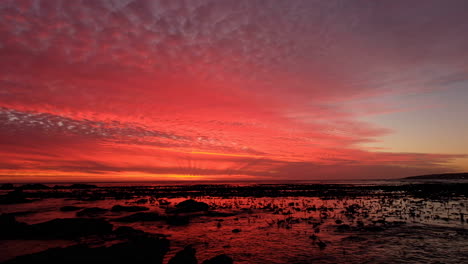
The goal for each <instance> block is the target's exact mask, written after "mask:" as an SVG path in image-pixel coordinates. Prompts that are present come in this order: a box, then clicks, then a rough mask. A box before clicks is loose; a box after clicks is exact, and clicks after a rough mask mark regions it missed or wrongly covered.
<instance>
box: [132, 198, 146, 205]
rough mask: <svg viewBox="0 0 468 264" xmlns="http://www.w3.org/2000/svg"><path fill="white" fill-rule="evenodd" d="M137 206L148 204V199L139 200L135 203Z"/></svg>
mask: <svg viewBox="0 0 468 264" xmlns="http://www.w3.org/2000/svg"><path fill="white" fill-rule="evenodd" d="M135 203H136V204H145V203H148V199H138V200H136V201H135Z"/></svg>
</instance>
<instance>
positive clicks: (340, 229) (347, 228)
mask: <svg viewBox="0 0 468 264" xmlns="http://www.w3.org/2000/svg"><path fill="white" fill-rule="evenodd" d="M350 229H351V226H349V225H346V224H344V225H339V226H337V227H336V230H337V231H347V230H350Z"/></svg>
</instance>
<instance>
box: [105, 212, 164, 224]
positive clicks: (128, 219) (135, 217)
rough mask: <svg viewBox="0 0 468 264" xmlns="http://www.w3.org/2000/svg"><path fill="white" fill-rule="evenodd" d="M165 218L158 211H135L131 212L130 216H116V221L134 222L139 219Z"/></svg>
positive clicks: (157, 219)
mask: <svg viewBox="0 0 468 264" xmlns="http://www.w3.org/2000/svg"><path fill="white" fill-rule="evenodd" d="M163 219H164V218H163V217H162V216H160V215H159V214H158V213H153V212H148V213H146V212H140V213H135V214H131V215H128V216H124V217H120V218H116V219H114V221H117V222H127V223H133V222H139V221H159V220H163Z"/></svg>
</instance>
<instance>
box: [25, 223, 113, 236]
mask: <svg viewBox="0 0 468 264" xmlns="http://www.w3.org/2000/svg"><path fill="white" fill-rule="evenodd" d="M111 232H112V224H110V223H109V222H107V221H105V220H104V219H89V218H63V219H61V218H58V219H54V220H51V221H47V222H43V223H39V224H35V225H31V235H32V236H33V237H37V238H42V239H47V238H50V239H57V238H61V239H74V238H78V237H82V236H88V235H103V234H109V233H111Z"/></svg>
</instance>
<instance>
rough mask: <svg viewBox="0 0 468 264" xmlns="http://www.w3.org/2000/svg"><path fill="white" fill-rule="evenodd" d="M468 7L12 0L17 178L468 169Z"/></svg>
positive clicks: (11, 151)
mask: <svg viewBox="0 0 468 264" xmlns="http://www.w3.org/2000/svg"><path fill="white" fill-rule="evenodd" d="M467 8H468V2H467V1H449V2H446V1H414V2H408V1H328V0H327V1H308V0H307V1H251V0H248V1H237V0H236V1H205V0H202V1H132V0H125V1H40V0H31V1H26V0H25V1H22V0H21V1H20V0H18V1H16V0H15V1H1V2H0V181H1V182H33V181H44V182H66V181H76V182H78V181H87V182H90V181H151V180H154V181H158V180H284V179H288V180H323V179H356V178H359V179H374V178H395V177H403V176H411V175H418V174H430V173H443V172H459V171H466V170H468V159H467V155H466V154H468V122H467V121H466V114H467V113H468V104H467V103H466V102H468V52H467V47H468V34H466V32H468V16H467V15H466V10H467Z"/></svg>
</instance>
